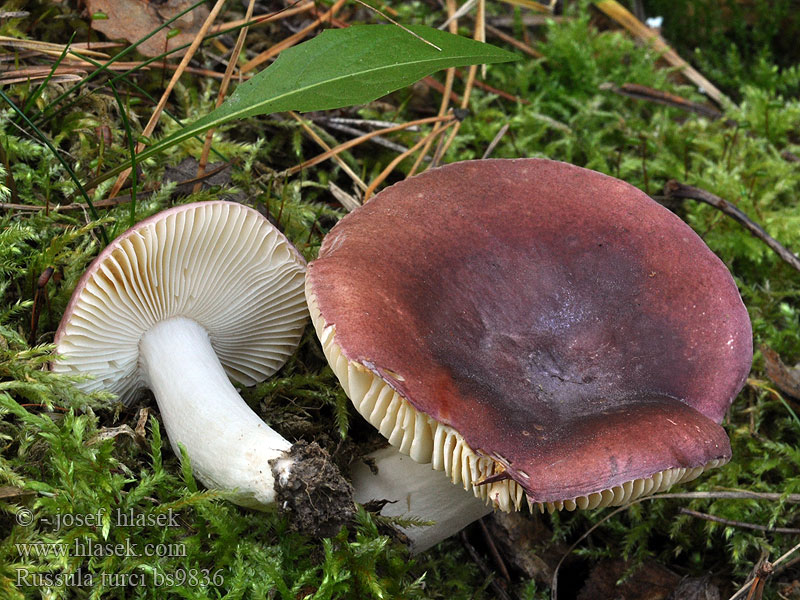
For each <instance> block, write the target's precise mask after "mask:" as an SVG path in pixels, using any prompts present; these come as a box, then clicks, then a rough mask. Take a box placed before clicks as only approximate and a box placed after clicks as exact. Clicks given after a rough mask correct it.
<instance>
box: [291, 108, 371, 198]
mask: <svg viewBox="0 0 800 600" xmlns="http://www.w3.org/2000/svg"><path fill="white" fill-rule="evenodd" d="M289 115H291V117H292V118H293V119H294V120H295V121H297V122H298V123H300V126H301V127H302V128H303V130H304V131H305V132H306V133H307V134H308V135H309V137H311V139H312V140H314V141H315V142H316V143H317V144H319V145H320V146H321V147H322V149H323V150H325V151H326V152H331V151H332V149H331V147H330V146H329V145H328V144H327V142H325V140H323V139H322V138H321V137H319V135H317V132H316V131H314V130H313V129H312V128H311V126H310V125H309V124H308V123H307V122H306V121H305V120H304V119H301V118H300V115H298V114H297V113H296V112H294V111H289ZM333 159H334V160H335V161H336V162H337V163H339V166H340V167H341V168H342V170H343V171H344V172H345V173H347V174H348V175H349V176H350V179H352V180H353V182H354V183H355V184H356V185H357V186H358V187H360V188H361V190H362V191H364V190H366V189H367V184H366V183H364V181H363V180H362V179H361V178H360V177H359V176H358V175H357V174H356V172H355V171H353V169H351V168H350V165H348V164H347V163H346V162H344V160H343V159H342V157H341V156H339V154H338V153H337V154H334V155H333Z"/></svg>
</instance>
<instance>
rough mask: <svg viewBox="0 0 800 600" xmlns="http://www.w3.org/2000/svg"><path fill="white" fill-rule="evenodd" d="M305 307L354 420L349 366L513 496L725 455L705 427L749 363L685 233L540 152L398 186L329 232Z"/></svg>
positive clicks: (725, 279) (573, 491) (618, 185)
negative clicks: (453, 436) (443, 432)
mask: <svg viewBox="0 0 800 600" xmlns="http://www.w3.org/2000/svg"><path fill="white" fill-rule="evenodd" d="M306 296H307V299H308V300H309V304H310V305H311V307H312V319H313V320H314V321H315V326H316V327H317V332H318V333H319V334H321V337H322V333H323V332H325V331H329V332H331V335H333V336H334V337H335V342H334V344H335V353H334V355H333V358H336V357H339V356H341V357H344V359H346V361H347V364H348V369H350V371H349V372H350V373H351V375H350V377H349V381H346V380H348V376H347V372H344V374H342V369H341V368H340V369H339V370H337V368H336V367H335V368H334V370H335V371H336V372H337V375H339V377H340V379H342V380H343V385H345V383H347V385H345V389H346V390H348V392H349V394H350V396H351V398H352V399H353V400H354V402H355V403H356V405H357V406H358V407H359V410H361V411H362V413H365V412H370V411H371V410H373V409H372V408H370V409H369V410H366V409H364V410H362V407H361V406H360V405H359V403H360V398H359V399H356V398H353V396H354V395H359V394H361V391H360V390H361V388H364V387H365V385H356V384H355V383H354V379H353V378H354V377H356V375H354V373H356V371H357V372H359V373H360V372H363V371H368V372H369V373H370V374H372V375H373V376H374V377H376V378H379V379H380V382H383V383H384V384H385V385H386V386H388V387H389V388H390V389H391V390H392V392H393V393H396V394H397V395H398V396H399V397H400V399H401V400H402V401H404V402H407V403H408V404H409V405H410V406H411V407H413V411H412V413H413V414H414V415H417V417H419V418H417V420H416V421H415V424H414V428H415V430H422V431H423V433H422V435H423V437H424V436H425V435H430V436H431V437H432V438H436V431H437V428H438V427H440V426H445V427H446V428H447V431H450V430H451V429H452V430H454V431H455V432H457V434H458V435H459V436H461V438H463V443H464V444H465V447H466V448H467V449H468V450H469V451H471V452H472V453H474V454H475V455H476V456H478V457H479V458H481V459H485V460H486V461H489V462H491V463H492V464H493V467H492V469H491V470H490V471H489V472H488V474H489V476H494V478H495V479H503V478H510V479H511V480H513V481H514V482H516V484H518V486H519V487H520V488H521V490H522V491H523V492H524V494H525V496H527V499H528V501H529V502H533V503H552V502H561V501H564V500H570V499H575V498H584V497H589V496H591V495H592V494H602V493H606V494H608V493H609V492H608V490H612V489H617V488H619V489H622V487H624V486H626V485H627V486H629V487H630V486H631V485H633V482H636V481H646V480H648V478H652V477H654V476H655V475H657V474H659V473H663V472H671V471H670V470H675V469H680V470H681V473H683V474H685V473H694V475H693V476H696V475H697V474H699V473H700V472H702V470H703V468H705V467H707V466H713V465H716V464H721V463H722V462H725V461H727V460H728V459H729V458H730V443H729V441H728V438H727V435H726V434H725V431H724V430H723V429H722V427H720V425H719V423H720V422H721V420H722V418H723V416H724V415H725V412H726V410H727V409H728V407H729V406H730V404H731V402H732V401H733V399H734V398H735V396H736V395H737V394H738V392H739V391H740V389H741V388H742V386H743V385H744V382H745V379H746V377H747V374H748V373H749V370H750V365H751V361H752V334H751V326H750V320H749V318H748V314H747V311H746V309H745V307H744V305H743V304H742V300H741V298H740V296H739V293H738V290H737V288H736V285H735V283H734V281H733V279H732V277H731V275H730V273H729V272H728V270H727V268H726V267H725V265H724V264H723V263H722V261H720V260H719V258H717V257H716V256H715V255H714V254H713V253H712V252H711V250H709V248H708V247H707V246H706V245H705V244H704V243H703V241H702V240H701V239H700V237H699V236H698V235H697V234H696V233H694V231H692V229H691V228H690V227H688V226H687V225H686V224H685V223H684V222H683V221H681V220H680V219H679V218H678V217H677V216H675V215H674V214H673V213H671V212H670V211H668V210H667V209H665V208H664V207H662V206H660V205H659V204H657V203H656V202H654V201H653V200H652V199H650V198H649V197H648V196H647V195H645V194H644V193H642V192H641V191H639V190H638V189H636V188H635V187H633V186H631V185H629V184H627V183H625V182H622V181H619V180H617V179H614V178H612V177H608V176H606V175H602V174H600V173H597V172H594V171H590V170H587V169H583V168H579V167H576V166H573V165H569V164H566V163H561V162H555V161H550V160H543V159H521V160H477V161H468V162H461V163H456V164H452V165H448V166H445V167H442V168H438V169H434V170H431V171H428V172H426V173H424V174H422V175H419V176H417V177H412V178H410V179H407V180H405V181H403V182H401V183H398V184H396V185H394V186H392V187H390V188H388V189H386V190H384V191H382V192H381V193H379V194H378V195H377V196H375V197H374V198H373V199H372V200H371V201H370V202H368V203H367V204H365V205H364V206H363V207H361V208H359V209H357V210H355V211H354V212H353V213H351V214H349V215H348V216H346V217H345V218H343V219H342V220H341V221H340V222H339V223H338V224H337V225H336V226H335V227H334V228H333V230H332V231H331V232H330V233H329V234H328V236H327V237H326V238H325V240H324V243H323V245H322V248H321V249H320V253H319V258H318V259H317V260H316V261H314V262H313V263H312V264H311V265H310V266H309V270H308V274H307V281H306ZM327 347H328V346H326V348H327ZM332 347H333V346H332ZM328 358H329V360H331V359H332V356H331V355H330V354H329V356H328ZM354 368H357V369H356V371H353V369H354ZM370 385H371V384H370ZM370 389H372V387H370ZM376 393H377V392H376ZM370 407H372V404H370ZM421 415H424V418H425V419H427V421H425V423H427V425H424V424H423V425H421V424H420V418H422V417H421ZM365 416H367V418H368V419H369V420H370V421H371V422H373V424H376V426H377V425H378V421H382V420H385V418H386V416H385V414H382V415H379V416H380V419H377V418H375V417H374V415H373V418H370V415H367V414H365ZM380 427H381V430H382V432H384V433H385V434H386V432H385V431H384V430H385V429H387V428H386V427H385V425H381V426H380ZM398 427H399V426H398ZM404 427H405V429H408V426H404ZM425 427H427V428H428V429H429V430H430V434H426V433H425V431H424V430H425ZM404 436H405V437H407V435H405V434H404ZM390 437H391V436H390ZM395 437H397V436H395ZM431 444H432V445H433V446H434V447H435V446H436V442H435V441H434V442H432V443H428V442H425V443H424V444H423V446H424V447H425V448H428V447H429V446H431ZM406 446H408V443H406ZM417 454H418V455H419V456H415V458H417V460H423V461H424V460H426V459H427V460H432V459H433V460H434V462H436V456H435V455H436V449H435V448H434V449H433V450H431V451H430V452H428V451H427V450H424V451H420V452H417ZM448 460H450V459H449V458H448V459H445V462H447V461H448ZM465 470H466V471H469V469H461V471H462V473H461V475H459V477H460V478H461V479H471V481H468V482H466V483H469V484H471V485H473V486H474V487H475V488H476V489H477V488H478V487H479V486H480V483H481V482H480V476H476V475H475V474H474V473H473V474H472V476H470V475H469V474H467V475H465V474H464V473H463V471H465ZM481 474H482V475H483V476H485V475H486V474H487V472H486V471H485V470H482V471H481V472H480V473H479V475H481ZM682 477H683V475H682ZM455 478H456V479H457V478H458V477H455ZM684 478H686V477H684ZM673 479H675V480H678V479H680V478H677V479H676V478H673ZM640 487H641V486H640ZM642 489H644V492H643V493H647V491H648V489H650V490H652V489H653V486H650V488H647V487H646V486H645V487H643V488H642ZM662 489H663V488H662ZM640 491H641V490H640ZM630 497H631V494H630V493H628V494H627V496H626V498H628V499H630ZM590 504H591V503H590ZM595 505H596V503H595ZM559 508H560V506H559Z"/></svg>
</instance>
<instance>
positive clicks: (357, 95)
mask: <svg viewBox="0 0 800 600" xmlns="http://www.w3.org/2000/svg"><path fill="white" fill-rule="evenodd" d="M408 29H409V30H411V31H413V32H414V33H416V34H417V35H419V36H420V37H422V38H425V39H426V40H428V41H429V42H431V43H433V44H435V45H436V46H438V47H439V48H441V50H437V49H436V48H434V47H432V46H430V45H429V44H426V43H425V42H423V41H422V40H420V39H418V38H416V37H414V36H413V35H411V34H410V33H409V32H408V31H405V30H404V29H402V28H400V27H397V26H396V25H355V26H353V27H347V28H345V29H328V30H326V31H324V32H322V33H321V34H320V35H318V36H317V37H315V38H314V39H312V40H309V41H308V42H304V43H303V44H299V45H297V46H294V47H293V48H289V49H288V50H285V51H284V52H282V53H281V55H280V56H279V57H278V60H276V61H275V62H274V63H273V64H272V65H270V66H269V67H268V68H267V69H265V70H264V71H262V72H261V73H259V74H258V75H256V76H255V77H253V78H252V79H250V80H249V81H247V82H245V83H243V84H242V85H240V86H239V87H238V88H237V89H236V91H235V92H234V93H233V94H232V95H231V97H230V98H229V99H228V100H227V101H226V102H224V103H223V104H222V105H221V106H220V107H219V108H217V109H216V110H213V111H212V112H210V113H209V114H207V115H206V116H205V117H202V118H201V119H199V120H197V121H195V122H194V123H192V124H190V125H188V126H187V127H185V128H184V129H182V130H181V131H179V132H177V133H176V134H174V135H172V136H169V137H168V138H165V139H163V140H161V141H160V142H159V143H157V144H156V145H154V146H151V147H150V148H147V149H146V150H144V151H143V152H142V153H141V154H140V155H139V159H138V160H139V161H141V160H143V159H145V158H147V157H149V156H152V155H153V154H155V153H157V152H159V151H161V150H163V149H164V148H166V147H169V146H172V145H174V144H177V143H179V142H182V141H183V140H185V139H188V138H190V137H192V136H194V135H197V134H198V133H202V132H204V131H206V130H208V129H211V128H212V127H217V126H219V125H222V124H223V123H227V122H229V121H231V120H233V119H243V118H245V117H250V116H253V115H261V114H267V113H274V112H282V111H287V110H297V111H310V110H327V109H332V108H340V107H342V106H351V105H354V104H364V103H366V102H370V101H372V100H375V99H376V98H380V97H381V96H384V95H386V94H388V93H390V92H393V91H395V90H397V89H400V88H402V87H405V86H407V85H410V84H412V83H414V82H415V81H418V80H419V79H421V78H423V77H425V76H426V75H430V74H431V73H433V72H435V71H438V70H440V69H445V68H448V67H458V66H464V65H474V64H489V63H497V62H507V61H510V60H515V59H516V58H517V57H516V55H514V54H512V53H511V52H507V51H506V50H502V49H500V48H496V47H494V46H491V45H489V44H484V43H481V42H477V41H475V40H471V39H469V38H465V37H461V36H457V35H453V34H450V33H447V32H444V31H439V30H438V29H433V28H431V27H425V26H421V25H412V26H409V27H408Z"/></svg>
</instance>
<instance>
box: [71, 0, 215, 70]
mask: <svg viewBox="0 0 800 600" xmlns="http://www.w3.org/2000/svg"><path fill="white" fill-rule="evenodd" d="M192 4H194V0H166V1H164V2H152V0H127V2H120V1H119V0H86V8H87V10H88V11H89V15H90V16H94V18H92V20H91V24H92V29H96V30H97V31H99V32H101V33H104V34H105V35H106V36H107V37H109V38H110V39H118V38H122V39H125V40H128V41H129V42H135V41H137V40H139V39H141V38H143V37H144V36H146V35H147V34H149V33H150V32H152V31H155V30H156V29H158V28H159V27H160V26H161V25H163V24H164V23H166V22H167V21H169V20H170V19H171V18H173V17H174V16H175V15H177V14H178V13H180V12H182V11H184V10H186V9H187V8H189V7H190V6H191V5H192ZM208 14H209V11H208V8H207V7H206V6H205V5H200V6H198V7H197V8H195V9H194V10H192V11H189V12H188V13H186V14H185V15H183V16H182V17H180V18H179V19H177V20H175V21H173V22H172V23H170V24H169V25H167V26H166V27H165V28H164V29H162V30H160V31H159V32H158V33H157V34H155V35H154V36H153V37H151V38H150V39H148V40H147V41H145V42H143V43H141V44H139V46H137V50H138V51H139V52H140V53H141V54H144V55H145V56H158V55H159V54H162V53H164V52H166V51H168V50H171V49H172V48H177V47H178V46H183V45H184V44H190V43H191V42H192V40H194V38H195V36H196V35H197V32H198V31H200V28H201V27H202V25H203V23H204V22H205V20H206V18H207V17H208ZM97 15H103V17H102V18H97ZM176 30H177V31H179V33H178V34H177V35H173V36H171V37H169V39H167V38H168V34H169V33H170V32H174V31H176ZM183 53H184V51H183V50H181V51H178V52H176V53H175V54H173V55H171V56H182V55H183Z"/></svg>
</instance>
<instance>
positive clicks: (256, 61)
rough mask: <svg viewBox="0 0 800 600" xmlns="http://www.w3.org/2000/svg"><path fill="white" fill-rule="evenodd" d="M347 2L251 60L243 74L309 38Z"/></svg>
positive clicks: (343, 0) (338, 1)
mask: <svg viewBox="0 0 800 600" xmlns="http://www.w3.org/2000/svg"><path fill="white" fill-rule="evenodd" d="M346 1H347V0H337V2H336V4H334V5H333V6H331V7H330V8H329V9H328V10H327V11H326V12H325V13H323V14H322V15H320V16H319V17H317V18H316V19H315V20H314V21H313V22H312V23H311V24H309V25H307V26H306V27H304V28H303V29H301V30H300V31H298V32H297V33H294V34H292V35H290V36H289V37H287V38H285V39H283V40H281V41H280V42H278V43H277V44H275V45H273V46H272V47H271V48H269V49H268V50H265V51H264V52H262V53H261V54H259V55H258V56H256V57H255V58H252V59H251V60H249V61H247V62H246V63H245V64H244V65H242V68H241V69H240V70H241V72H242V73H247V72H248V71H252V70H253V69H255V68H256V67H257V66H258V65H261V64H263V63H265V62H267V61H268V60H270V59H271V58H273V57H274V56H277V55H278V54H280V53H281V52H283V51H284V50H286V49H287V48H291V47H292V46H294V45H295V44H297V43H298V42H299V41H300V40H302V39H303V38H305V37H306V36H308V35H309V34H310V33H311V32H312V31H314V29H316V28H317V27H319V26H320V25H321V24H322V23H323V22H324V21H326V20H328V19H330V18H332V17H333V16H334V15H335V14H336V13H337V12H339V9H340V8H342V6H344V3H345V2H346Z"/></svg>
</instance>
